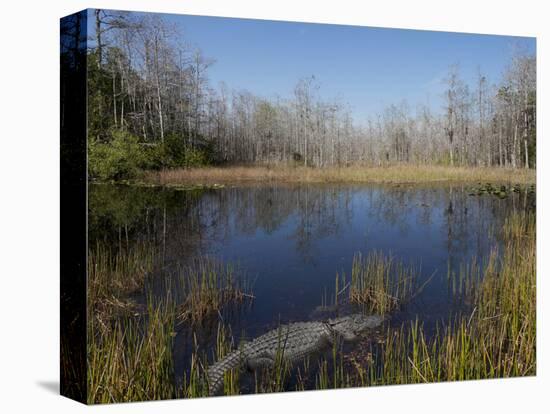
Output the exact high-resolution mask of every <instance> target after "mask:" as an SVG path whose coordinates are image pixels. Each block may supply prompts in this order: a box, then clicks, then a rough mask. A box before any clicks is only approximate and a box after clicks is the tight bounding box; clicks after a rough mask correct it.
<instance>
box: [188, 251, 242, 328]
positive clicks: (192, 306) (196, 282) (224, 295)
mask: <svg viewBox="0 0 550 414" xmlns="http://www.w3.org/2000/svg"><path fill="white" fill-rule="evenodd" d="M178 282H179V290H180V292H181V295H182V297H183V298H184V299H183V301H182V304H181V305H180V306H179V309H178V318H179V320H180V321H183V322H187V321H190V322H200V321H201V320H203V319H204V318H206V317H208V316H211V315H212V314H216V313H217V312H220V311H221V309H222V308H223V307H224V306H226V305H227V304H229V303H242V302H244V301H245V300H249V299H253V295H252V294H251V293H250V286H249V284H248V281H247V280H246V279H245V278H244V277H241V276H239V275H237V274H236V271H235V268H234V266H233V265H231V264H223V263H221V262H218V261H216V260H213V259H211V258H200V259H197V260H195V261H193V263H192V264H191V265H189V266H185V267H183V268H182V269H181V270H180V274H179V279H178Z"/></svg>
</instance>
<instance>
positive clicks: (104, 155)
mask: <svg viewBox="0 0 550 414" xmlns="http://www.w3.org/2000/svg"><path fill="white" fill-rule="evenodd" d="M111 135H112V139H111V141H109V142H99V141H96V140H90V142H89V145H88V171H89V174H90V176H91V178H97V179H100V180H123V179H129V178H134V177H136V176H137V175H138V173H139V171H140V169H141V167H142V166H143V165H144V164H145V163H146V156H145V153H144V150H143V148H142V146H141V145H140V144H139V143H138V139H137V137H135V136H133V135H131V134H129V133H127V132H125V131H120V130H115V131H113V132H112V133H111Z"/></svg>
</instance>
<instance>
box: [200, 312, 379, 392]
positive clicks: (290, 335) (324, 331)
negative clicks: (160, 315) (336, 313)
mask: <svg viewBox="0 0 550 414" xmlns="http://www.w3.org/2000/svg"><path fill="white" fill-rule="evenodd" d="M383 321H384V317H383V316H379V315H371V316H365V315H362V314H353V315H348V316H342V317H339V318H334V319H328V320H326V321H316V322H295V323H290V324H287V325H281V326H280V327H279V328H277V329H273V330H271V331H269V332H267V333H265V334H263V335H261V336H259V337H258V338H256V339H254V340H253V341H251V342H248V343H244V344H242V345H241V346H240V348H239V349H237V350H235V351H233V352H231V353H229V354H228V355H227V356H226V357H225V358H222V359H221V360H220V361H218V362H216V363H215V364H213V365H211V366H210V367H209V368H208V372H207V376H208V389H209V393H210V395H217V394H220V392H221V391H222V390H223V377H224V374H225V372H226V371H228V370H231V369H233V368H238V367H240V368H241V369H244V368H246V369H248V370H256V369H258V368H262V367H272V366H273V365H274V364H275V361H276V359H277V357H278V356H279V358H281V357H282V358H283V359H284V360H286V361H288V362H289V363H291V364H293V363H296V362H298V361H299V360H301V359H303V358H305V357H306V356H308V355H310V354H313V353H316V352H320V351H323V350H325V349H327V348H329V347H331V346H332V345H333V344H334V343H335V342H336V341H339V340H344V341H346V342H350V341H354V340H356V339H358V338H359V337H360V336H361V335H362V334H364V333H366V332H367V331H368V330H369V329H373V328H376V327H378V326H379V325H381V324H382V322H383Z"/></svg>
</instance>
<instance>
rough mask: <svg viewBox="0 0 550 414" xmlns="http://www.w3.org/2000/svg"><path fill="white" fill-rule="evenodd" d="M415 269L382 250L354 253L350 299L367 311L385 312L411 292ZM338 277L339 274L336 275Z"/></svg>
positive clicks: (409, 295)
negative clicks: (365, 255) (364, 254)
mask: <svg viewBox="0 0 550 414" xmlns="http://www.w3.org/2000/svg"><path fill="white" fill-rule="evenodd" d="M416 274H417V272H416V270H415V269H414V267H412V266H406V265H404V264H403V262H402V261H399V260H397V259H395V258H394V257H392V256H391V255H390V256H386V255H384V253H383V252H376V251H375V252H371V253H369V254H368V256H367V257H366V258H364V257H363V256H362V255H361V253H357V254H356V255H355V256H354V257H353V264H352V269H351V281H350V287H349V300H350V302H351V303H357V304H360V305H364V306H365V308H366V310H367V311H368V312H369V313H377V314H385V313H388V312H391V311H392V310H394V309H396V308H398V307H399V306H401V305H402V304H404V303H405V302H406V301H407V300H408V299H409V298H410V297H411V296H412V295H413V293H414V289H415V285H416ZM337 277H338V276H337Z"/></svg>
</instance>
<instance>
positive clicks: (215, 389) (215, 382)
mask: <svg viewBox="0 0 550 414" xmlns="http://www.w3.org/2000/svg"><path fill="white" fill-rule="evenodd" d="M241 362H242V352H241V351H240V350H236V351H233V352H231V353H230V354H228V355H227V356H226V357H225V358H222V359H221V360H219V361H218V362H216V363H215V364H213V365H211V366H210V367H209V368H208V372H207V374H208V392H209V394H210V395H218V394H220V393H221V392H222V391H223V377H224V374H225V373H226V372H227V371H229V370H231V369H233V368H237V367H238V366H239V365H241Z"/></svg>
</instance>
